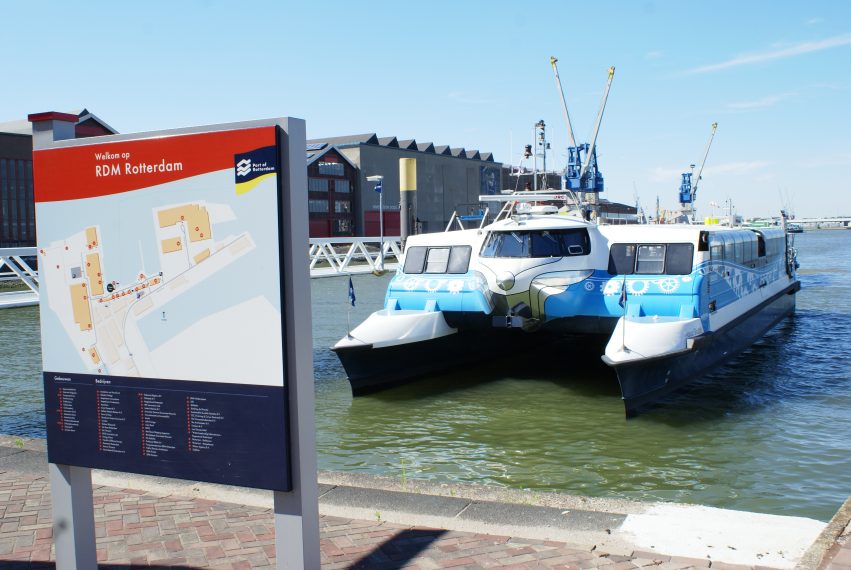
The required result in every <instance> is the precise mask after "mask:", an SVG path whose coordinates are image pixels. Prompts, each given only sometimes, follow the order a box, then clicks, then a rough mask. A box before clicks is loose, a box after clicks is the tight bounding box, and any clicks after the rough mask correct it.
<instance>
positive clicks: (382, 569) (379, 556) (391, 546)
mask: <svg viewBox="0 0 851 570" xmlns="http://www.w3.org/2000/svg"><path fill="white" fill-rule="evenodd" d="M446 532H447V531H445V530H441V529H428V530H426V529H410V530H405V531H402V532H400V533H398V534H396V535H394V536H392V537H391V538H389V539H388V540H387V541H386V542H383V543H382V544H380V545H379V546H377V547H376V548H375V550H373V551H372V552H370V553H369V554H367V555H366V556H364V557H363V558H361V559H360V560H357V561H356V562H354V563H353V564H352V566H351V567H352V568H361V569H363V568H369V569H370V570H392V569H395V568H404V567H405V566H410V563H411V561H412V560H414V559H415V558H417V556H419V555H420V553H421V552H423V551H424V550H427V549H428V547H429V546H431V544H432V543H433V542H435V541H436V540H438V539H440V537H441V536H443V535H444V534H446Z"/></svg>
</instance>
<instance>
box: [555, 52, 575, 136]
mask: <svg viewBox="0 0 851 570" xmlns="http://www.w3.org/2000/svg"><path fill="white" fill-rule="evenodd" d="M557 63H558V59H556V58H555V57H553V56H550V65H552V66H553V74H555V76H556V87H558V95H559V97H561V110H562V112H563V113H564V121H565V122H566V123H567V138H568V139H570V146H573V147H575V146H576V139H575V138H574V137H573V125H571V124H570V114H569V113H568V112H567V102H565V100H564V88H562V86H561V78H560V77H559V76H558V66H557V65H556V64H557Z"/></svg>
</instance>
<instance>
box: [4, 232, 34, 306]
mask: <svg viewBox="0 0 851 570" xmlns="http://www.w3.org/2000/svg"><path fill="white" fill-rule="evenodd" d="M25 257H35V248H34V247H5V248H0V282H1V283H4V284H5V283H10V282H11V283H23V284H24V285H26V286H27V290H18V291H6V290H5V288H0V308H3V307H25V306H27V305H35V304H37V303H38V272H37V271H36V270H35V269H33V268H32V267H31V266H30V264H29V263H27V261H26V260H25V259H24V258H25Z"/></svg>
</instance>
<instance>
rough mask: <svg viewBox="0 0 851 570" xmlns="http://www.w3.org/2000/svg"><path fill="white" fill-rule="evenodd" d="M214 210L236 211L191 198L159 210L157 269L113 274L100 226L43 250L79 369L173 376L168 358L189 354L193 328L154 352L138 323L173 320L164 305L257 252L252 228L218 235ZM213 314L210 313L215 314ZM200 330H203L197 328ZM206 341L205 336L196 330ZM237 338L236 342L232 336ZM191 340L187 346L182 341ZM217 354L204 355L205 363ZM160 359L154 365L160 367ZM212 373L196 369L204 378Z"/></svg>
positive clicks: (155, 218) (55, 307) (52, 298)
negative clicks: (117, 276) (149, 318)
mask: <svg viewBox="0 0 851 570" xmlns="http://www.w3.org/2000/svg"><path fill="white" fill-rule="evenodd" d="M215 212H219V215H220V216H223V217H224V218H226V219H232V218H233V213H232V211H231V210H230V208H229V207H228V206H226V205H216V207H215V208H211V207H210V206H209V205H208V204H206V203H204V202H188V203H183V204H174V205H169V206H166V207H161V208H156V209H154V210H153V211H152V212H151V225H152V227H153V235H154V236H155V238H154V239H155V241H156V245H157V251H158V254H159V256H158V260H157V261H158V263H157V269H156V270H153V271H148V272H140V273H138V274H136V275H133V276H132V277H131V279H125V278H122V279H121V280H117V279H115V278H113V276H112V274H111V273H110V271H109V270H110V259H109V251H110V244H109V243H108V242H105V241H104V238H103V235H102V231H101V230H100V228H99V227H98V226H91V227H86V228H83V229H81V230H80V231H79V232H77V233H75V234H73V235H69V236H67V237H66V238H65V239H63V240H61V241H55V242H52V243H50V244H49V245H47V246H44V247H42V248H40V250H39V254H40V256H41V267H42V271H43V274H44V276H45V277H44V281H45V283H46V285H47V287H48V288H49V291H48V295H47V298H48V301H49V306H50V309H51V310H52V311H53V312H54V313H55V314H56V315H57V317H58V318H59V321H60V322H61V324H62V327H63V329H64V331H65V333H66V334H67V336H68V341H69V342H70V343H71V344H72V345H73V346H74V347H75V348H76V349H77V350H79V355H80V365H81V366H82V370H80V371H81V372H88V373H92V374H110V375H120V376H142V377H162V376H166V377H168V376H170V374H168V372H169V371H170V370H174V369H179V368H181V366H180V365H179V363H174V364H175V365H174V366H172V365H171V364H170V363H169V355H170V354H173V355H174V356H175V357H176V358H179V357H180V355H182V357H183V358H185V357H187V356H188V355H187V354H186V352H185V351H186V350H191V343H186V342H183V337H184V336H186V335H187V334H189V331H188V330H186V331H180V332H179V333H178V334H177V335H175V336H174V337H173V338H172V339H170V340H169V341H167V342H166V343H164V344H163V345H162V346H160V347H159V348H158V349H157V351H158V354H160V355H164V356H165V361H164V362H163V361H161V359H157V358H153V357H152V350H151V349H150V347H149V343H148V342H147V341H146V338H145V335H144V333H143V330H142V329H140V328H139V326H138V323H139V321H141V320H143V319H145V318H146V317H147V316H149V315H157V316H159V318H160V320H167V319H168V312H167V311H166V310H164V309H165V308H166V307H167V306H169V304H170V303H171V302H172V301H175V300H179V299H181V297H184V296H186V297H191V295H192V290H193V289H194V288H195V286H196V285H197V284H199V283H202V282H203V281H205V280H207V279H209V278H210V277H211V276H213V275H215V274H216V273H218V272H221V271H225V270H227V269H228V267H229V266H231V265H232V264H233V262H234V261H236V260H238V259H239V258H241V257H242V256H244V255H245V254H247V253H248V252H250V251H252V250H253V249H254V247H255V243H254V241H253V240H252V237H251V234H250V233H249V232H247V231H243V232H240V233H238V234H236V235H228V236H226V237H225V238H223V239H221V240H217V239H216V236H215V234H214V225H215V217H214V214H215ZM214 317H215V315H214V314H210V315H207V316H206V317H205V318H207V319H211V318H214ZM196 332H198V331H196ZM190 336H192V337H193V338H199V337H200V338H199V340H201V341H202V343H201V346H202V347H203V346H209V344H204V343H203V340H204V337H205V335H204V334H203V333H199V334H191V335H190ZM234 340H236V339H234ZM181 345H186V346H181ZM211 360H212V361H213V362H215V359H204V358H202V359H199V360H196V361H195V362H194V364H195V365H196V367H197V366H199V365H200V366H202V368H203V363H204V362H211ZM155 361H156V364H155ZM211 373H212V374H213V376H215V375H216V373H215V371H209V370H203V369H201V370H197V369H196V371H195V372H194V373H193V376H194V375H197V376H198V377H199V378H210V377H211V376H210V374H211Z"/></svg>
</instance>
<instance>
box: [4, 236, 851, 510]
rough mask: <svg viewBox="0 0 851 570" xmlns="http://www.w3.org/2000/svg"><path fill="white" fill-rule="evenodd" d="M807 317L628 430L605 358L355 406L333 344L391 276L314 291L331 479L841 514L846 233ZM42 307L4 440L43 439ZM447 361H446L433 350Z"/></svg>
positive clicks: (27, 334)
mask: <svg viewBox="0 0 851 570" xmlns="http://www.w3.org/2000/svg"><path fill="white" fill-rule="evenodd" d="M796 239H797V246H798V250H799V259H800V261H801V265H802V267H801V270H800V273H801V281H802V284H803V289H802V291H801V292H800V293H799V295H798V310H797V312H796V314H795V315H794V317H792V318H790V319H788V320H786V321H784V322H783V323H782V324H781V325H780V326H778V327H777V328H776V329H775V330H774V331H772V333H771V334H769V335H768V336H767V337H766V338H764V339H763V340H761V341H760V342H758V343H757V344H756V345H755V346H754V347H752V348H751V349H750V350H748V351H746V352H745V353H743V354H742V355H741V356H739V357H738V358H736V359H735V360H733V361H731V362H729V363H728V364H727V365H725V366H723V367H721V368H719V369H718V370H717V371H715V372H714V373H713V374H711V375H709V376H707V377H706V378H704V379H702V380H700V381H698V382H696V383H695V384H693V385H691V386H689V387H688V388H686V389H684V390H683V391H681V392H679V393H677V394H674V395H672V396H671V397H669V398H668V399H667V400H666V401H664V402H663V403H662V405H660V406H657V407H656V408H654V409H652V410H651V411H649V412H647V413H645V414H643V415H641V416H639V417H637V418H635V419H631V420H629V421H627V420H625V419H624V416H623V407H622V405H621V402H620V398H619V393H618V389H617V383H616V379H615V377H614V375H612V374H611V373H610V372H609V370H608V369H607V368H606V367H605V366H603V365H602V364H601V363H599V362H598V361H597V356H596V355H588V354H575V353H571V351H570V350H567V349H565V350H559V351H558V352H549V353H547V352H545V351H540V352H538V353H528V352H523V353H517V354H509V355H494V359H493V361H491V362H487V363H483V364H482V365H481V366H476V367H470V368H465V369H463V370H456V371H453V372H451V373H449V374H443V375H440V376H437V377H432V378H427V379H424V380H422V381H420V382H417V383H414V384H410V385H407V386H403V387H399V388H395V389H392V390H388V391H386V392H382V393H379V394H375V395H371V396H365V397H359V398H357V399H353V398H352V397H351V394H350V391H349V386H348V383H347V381H346V379H345V374H344V372H343V370H342V368H341V367H340V365H339V363H338V361H337V358H336V356H334V354H333V353H331V352H330V351H329V350H328V347H329V346H330V345H332V344H333V343H334V342H335V341H336V340H337V339H338V338H339V337H340V336H342V335H344V334H345V333H346V328H347V326H348V325H347V322H351V325H352V326H354V325H356V324H357V323H359V322H360V321H361V320H362V319H363V318H365V317H366V316H367V315H368V314H369V312H371V311H373V310H375V309H377V308H379V307H380V306H381V304H382V301H383V296H384V289H385V287H386V284H387V281H388V280H389V276H384V277H380V278H376V277H373V276H366V275H364V276H355V277H354V285H355V289H356V291H357V299H358V301H357V306H356V307H354V308H350V307H349V305H348V301H347V280H346V279H344V278H327V279H316V280H314V281H313V282H312V294H313V319H314V320H313V327H314V328H313V339H314V361H315V376H316V396H317V398H316V401H317V403H316V412H317V413H316V418H317V420H316V421H317V448H318V454H319V467H320V469H328V470H338V471H357V472H365V473H373V474H381V475H388V476H392V477H397V478H399V479H400V480H402V481H404V480H406V479H433V480H437V481H454V482H468V483H476V484H489V485H498V486H506V487H513V488H520V489H530V490H532V491H533V492H537V491H559V492H566V493H571V494H579V495H589V496H597V497H619V498H629V499H639V500H663V501H678V502H686V503H697V504H703V505H709V506H715V507H723V508H732V509H739V510H749V511H756V512H764V513H774V514H784V515H797V516H806V517H812V518H816V519H821V520H827V519H829V518H830V517H831V516H832V515H833V513H834V512H835V511H836V509H837V508H838V506H839V505H840V504H841V503H842V501H843V500H844V499H845V498H846V497H847V496H848V495H849V494H851V390H849V388H851V256H849V255H847V251H848V250H849V248H851V231H809V232H806V233H804V234H802V235H799V236H797V238H796ZM38 334H39V333H38V312H37V309H36V308H24V309H9V310H4V311H0V338H2V342H0V433H8V434H18V435H26V436H35V437H43V436H44V418H43V403H42V393H41V381H40V377H39V375H40V352H39V350H40V347H39V339H38ZM435 358H439V355H435Z"/></svg>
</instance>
